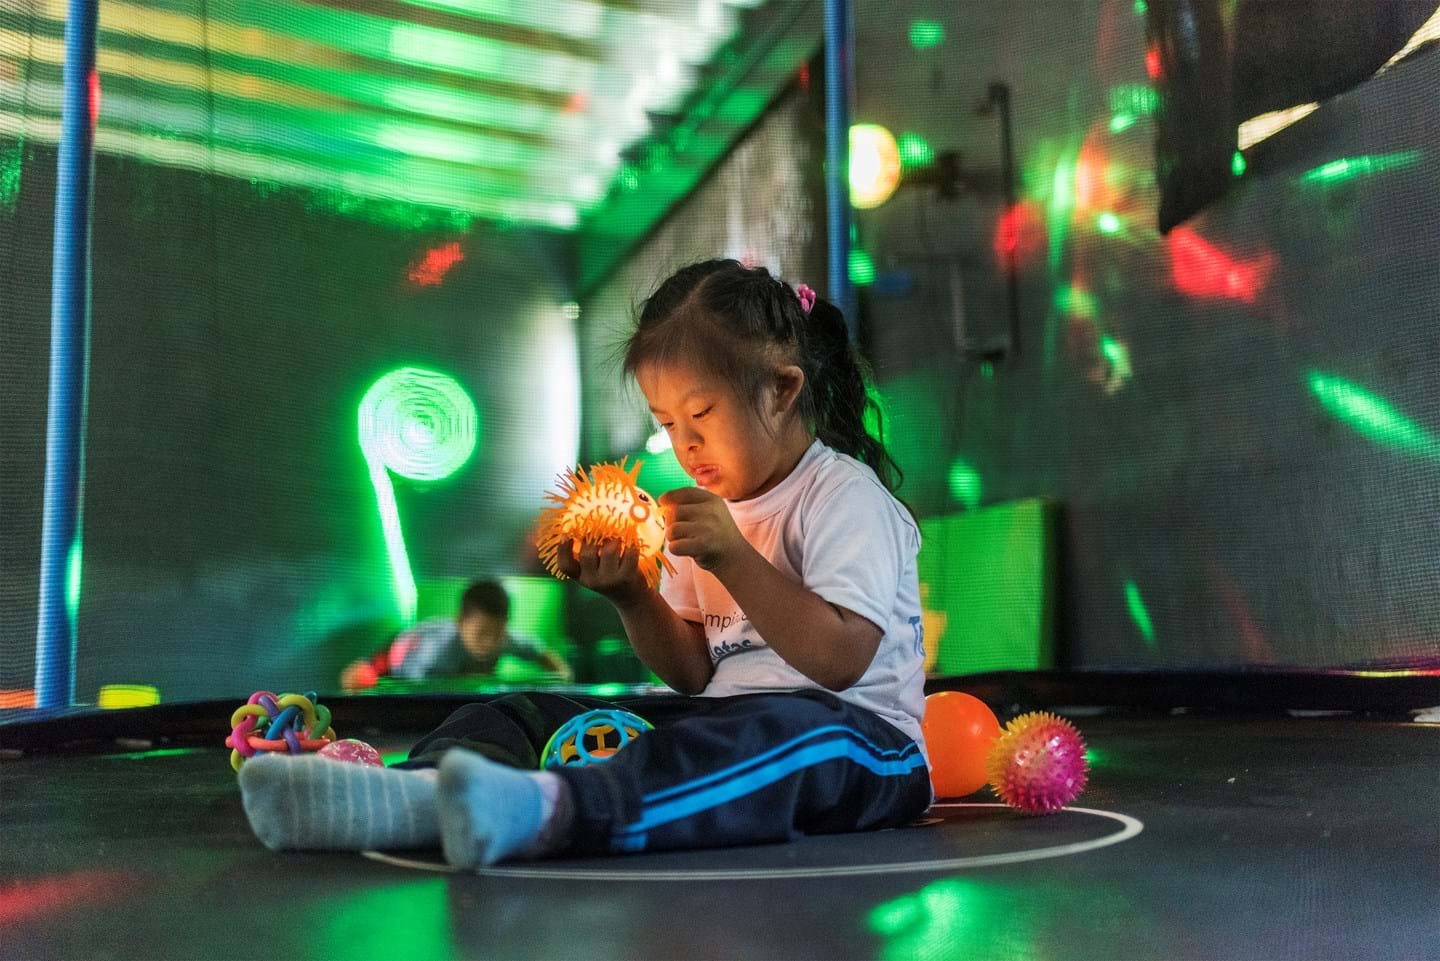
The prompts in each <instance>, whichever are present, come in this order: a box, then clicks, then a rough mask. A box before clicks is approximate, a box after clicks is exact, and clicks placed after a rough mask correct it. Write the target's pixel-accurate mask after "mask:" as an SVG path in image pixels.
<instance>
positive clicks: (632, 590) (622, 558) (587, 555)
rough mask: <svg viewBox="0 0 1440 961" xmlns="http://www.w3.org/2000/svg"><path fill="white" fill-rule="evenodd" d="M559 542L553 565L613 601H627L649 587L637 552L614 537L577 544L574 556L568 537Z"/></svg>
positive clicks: (571, 541) (619, 602)
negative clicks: (577, 547) (577, 550)
mask: <svg viewBox="0 0 1440 961" xmlns="http://www.w3.org/2000/svg"><path fill="white" fill-rule="evenodd" d="M559 546H560V551H559V553H558V554H556V556H555V566H557V567H558V568H560V573H562V574H564V575H565V576H566V577H573V578H574V579H575V580H577V581H579V582H580V583H581V584H583V585H585V586H586V587H588V588H590V590H592V591H594V592H595V593H596V594H599V595H600V596H602V597H605V598H607V599H609V600H610V601H611V602H612V603H614V604H616V605H620V604H624V603H627V602H628V601H630V600H632V599H633V598H635V597H638V596H640V595H641V594H643V593H644V592H645V591H648V590H649V589H650V585H649V584H646V583H645V575H644V574H641V573H640V554H639V552H638V551H627V550H623V549H622V548H621V545H620V542H619V541H617V540H613V539H612V540H607V541H604V542H602V543H600V544H594V543H589V544H581V545H580V550H579V552H578V553H579V556H578V557H577V556H576V553H577V552H576V550H575V542H574V541H573V540H572V539H570V538H568V537H567V538H565V539H564V540H563V541H561V542H560V545H559Z"/></svg>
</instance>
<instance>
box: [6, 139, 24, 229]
mask: <svg viewBox="0 0 1440 961" xmlns="http://www.w3.org/2000/svg"><path fill="white" fill-rule="evenodd" d="M24 168H25V142H24V141H23V140H22V141H20V142H18V143H15V144H12V145H11V146H9V147H7V148H5V150H3V151H0V210H3V211H5V212H6V213H14V212H15V207H16V205H17V204H19V202H20V175H21V173H22V172H23V171H24Z"/></svg>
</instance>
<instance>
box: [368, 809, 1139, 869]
mask: <svg viewBox="0 0 1440 961" xmlns="http://www.w3.org/2000/svg"><path fill="white" fill-rule="evenodd" d="M1003 807H1006V805H1004V804H959V803H953V802H952V803H948V804H934V805H931V809H932V810H933V809H934V808H1003ZM1064 813H1066V814H1088V815H1091V816H1093V817H1100V818H1109V819H1110V820H1112V821H1118V822H1119V823H1120V825H1121V828H1120V830H1119V831H1116V832H1115V833H1114V834H1107V835H1105V836H1104V837H1101V838H1095V839H1094V840H1091V841H1076V842H1073V843H1071V844H1056V845H1052V846H1051V847H1048V848H1033V849H1031V850H1029V851H1006V852H1002V853H999V854H979V855H975V856H973V857H964V858H936V859H934V860H932V861H897V862H894V863H891V864H854V865H846V866H843V867H833V868H763V869H756V870H742V869H736V870H724V869H722V870H709V871H706V870H670V871H613V870H605V869H600V870H591V869H585V868H544V867H534V866H516V867H504V866H501V867H493V868H481V869H479V870H477V871H475V872H473V873H475V874H478V875H480V876H481V877H491V878H541V879H549V880H567V881H764V880H770V879H776V878H845V877H859V876H862V875H868V874H903V873H906V872H914V871H955V870H964V869H966V868H984V867H993V866H995V865H1000V864H1020V863H1022V862H1024V861H1042V860H1045V859H1047V858H1061V857H1069V856H1070V855H1074V854H1084V853H1086V852H1087V851H1095V850H1098V849H1100V848H1104V847H1109V846H1110V845H1112V844H1119V843H1120V842H1121V841H1128V840H1130V839H1131V838H1133V837H1135V836H1136V835H1137V834H1139V833H1140V832H1141V831H1143V830H1144V829H1145V825H1144V824H1143V823H1142V822H1141V821H1140V820H1139V819H1137V818H1133V817H1131V816H1130V815H1128V814H1120V813H1118V812H1116V811H1101V810H1099V809H1098V808H1065V812H1064ZM361 853H362V854H364V855H365V856H366V857H367V858H370V859H372V860H375V861H380V862H382V863H384V864H393V865H395V866H397V867H403V868H415V869H418V870H421V871H440V872H444V873H461V872H460V869H459V868H455V867H451V866H450V865H448V864H436V863H434V862H433V861H416V860H412V859H410V858H397V857H395V856H394V855H392V854H386V853H384V852H383V851H362V852H361ZM465 873H471V872H465Z"/></svg>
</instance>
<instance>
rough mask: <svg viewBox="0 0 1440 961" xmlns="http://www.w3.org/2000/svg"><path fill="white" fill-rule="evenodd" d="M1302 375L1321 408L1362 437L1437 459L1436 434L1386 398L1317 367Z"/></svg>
mask: <svg viewBox="0 0 1440 961" xmlns="http://www.w3.org/2000/svg"><path fill="white" fill-rule="evenodd" d="M1305 379H1306V383H1307V384H1308V385H1309V387H1310V393H1312V394H1314V395H1315V399H1316V400H1318V401H1320V406H1321V407H1323V408H1325V412H1326V413H1328V414H1329V415H1330V416H1331V417H1334V418H1335V419H1336V420H1338V421H1340V422H1341V423H1343V424H1345V425H1346V426H1347V427H1349V428H1350V429H1352V430H1354V431H1355V432H1356V433H1358V434H1360V435H1361V436H1362V437H1364V438H1366V439H1367V440H1369V441H1371V442H1372V443H1375V444H1378V445H1379V446H1381V447H1387V448H1389V449H1391V450H1395V451H1399V452H1400V453H1402V454H1408V455H1410V456H1412V457H1420V458H1423V459H1425V460H1431V461H1440V438H1437V437H1436V436H1435V435H1434V434H1432V433H1430V431H1428V430H1426V429H1425V428H1424V427H1423V426H1421V425H1420V424H1418V423H1416V422H1415V421H1414V420H1411V419H1410V418H1409V417H1407V416H1405V415H1404V414H1402V413H1400V411H1398V410H1396V409H1395V407H1394V406H1393V405H1392V404H1390V402H1389V401H1387V400H1385V399H1384V398H1382V397H1380V396H1378V395H1376V394H1372V393H1370V392H1369V391H1367V390H1365V389H1364V388H1362V387H1359V386H1357V385H1355V384H1352V383H1350V382H1349V381H1347V380H1345V379H1343V378H1340V377H1336V376H1334V375H1332V374H1326V373H1323V372H1321V371H1318V370H1312V371H1310V372H1309V373H1308V374H1306V378H1305Z"/></svg>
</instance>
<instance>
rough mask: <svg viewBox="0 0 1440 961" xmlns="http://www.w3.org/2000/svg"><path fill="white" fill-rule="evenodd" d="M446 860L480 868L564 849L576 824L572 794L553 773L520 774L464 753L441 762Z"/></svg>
mask: <svg viewBox="0 0 1440 961" xmlns="http://www.w3.org/2000/svg"><path fill="white" fill-rule="evenodd" d="M438 787H439V812H440V840H441V845H442V847H443V848H444V849H445V860H446V861H449V862H450V863H451V864H452V865H454V866H456V867H461V868H477V867H483V866H485V865H487V864H494V863H496V862H497V861H503V860H505V859H507V858H536V857H542V856H544V855H545V854H548V853H550V852H551V851H554V850H557V849H559V848H560V847H562V846H563V845H564V844H565V842H566V841H568V840H569V836H570V831H571V829H572V827H573V824H574V818H575V815H574V810H573V804H572V803H571V799H570V789H569V787H568V786H567V785H566V783H565V781H563V780H562V779H561V778H560V777H559V776H558V775H556V774H553V773H551V772H549V771H521V770H518V769H516V768H512V767H506V766H505V765H503V764H497V763H495V762H494V761H490V760H488V759H486V758H484V757H481V756H480V755H479V754H475V753H474V752H471V751H466V750H463V749H458V748H457V749H454V750H450V751H447V752H446V753H445V756H444V757H443V758H442V759H441V761H440V782H439V785H438Z"/></svg>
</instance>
